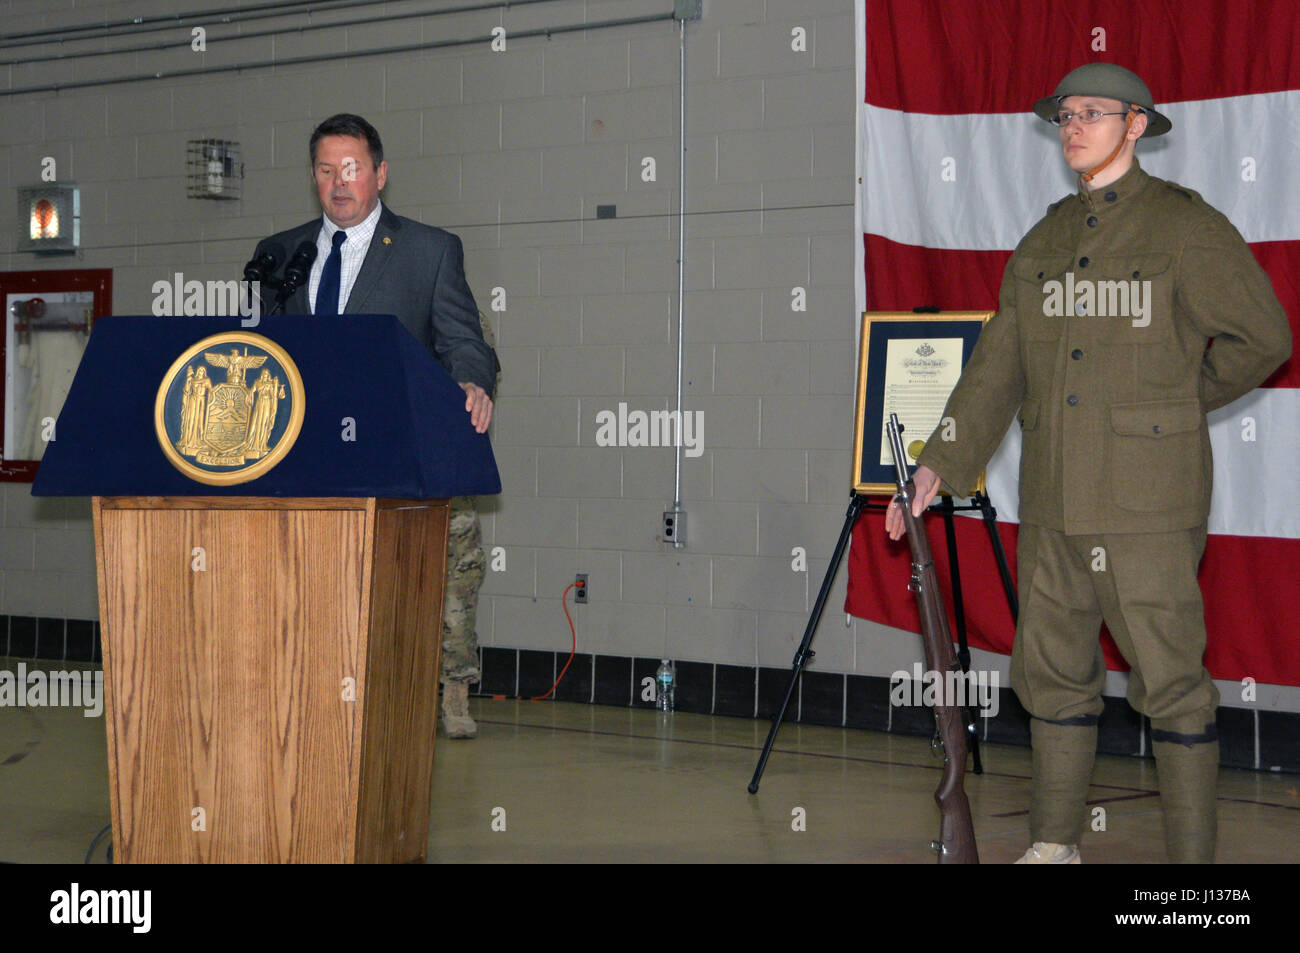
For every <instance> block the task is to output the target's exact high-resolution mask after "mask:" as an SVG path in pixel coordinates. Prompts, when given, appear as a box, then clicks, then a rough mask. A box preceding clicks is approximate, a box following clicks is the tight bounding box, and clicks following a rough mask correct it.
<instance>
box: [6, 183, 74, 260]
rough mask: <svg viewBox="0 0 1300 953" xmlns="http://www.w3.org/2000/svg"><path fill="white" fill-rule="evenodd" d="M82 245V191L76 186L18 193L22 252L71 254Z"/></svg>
mask: <svg viewBox="0 0 1300 953" xmlns="http://www.w3.org/2000/svg"><path fill="white" fill-rule="evenodd" d="M80 245H81V192H80V190H79V189H78V188H77V186H76V185H75V184H74V183H71V182H63V183H60V184H58V185H34V186H30V187H27V188H20V189H19V190H18V245H17V249H18V251H31V252H36V253H37V254H65V255H66V254H71V253H73V252H75V251H76V250H77V248H78V247H79V246H80Z"/></svg>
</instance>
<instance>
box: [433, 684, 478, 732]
mask: <svg viewBox="0 0 1300 953" xmlns="http://www.w3.org/2000/svg"><path fill="white" fill-rule="evenodd" d="M442 730H443V731H445V732H446V733H447V737H448V738H473V737H475V736H476V735H477V734H478V725H476V724H474V719H473V718H471V717H470V716H469V682H464V681H457V682H444V683H443V686H442Z"/></svg>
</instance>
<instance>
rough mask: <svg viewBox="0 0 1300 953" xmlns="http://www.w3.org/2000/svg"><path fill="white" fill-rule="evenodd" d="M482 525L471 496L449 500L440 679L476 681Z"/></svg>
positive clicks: (481, 579) (477, 669) (482, 563)
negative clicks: (476, 619)
mask: <svg viewBox="0 0 1300 953" xmlns="http://www.w3.org/2000/svg"><path fill="white" fill-rule="evenodd" d="M484 568H485V567H484V555H483V527H482V526H481V525H480V523H479V519H478V510H476V509H475V508H474V497H472V496H456V497H452V500H451V522H450V525H449V526H448V527H447V589H446V594H445V596H444V597H443V615H442V680H443V681H444V682H477V681H478V680H479V667H478V638H477V636H476V634H475V631H474V621H475V618H476V616H477V614H478V591H479V589H480V588H481V587H482V585H483V572H484Z"/></svg>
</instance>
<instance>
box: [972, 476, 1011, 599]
mask: <svg viewBox="0 0 1300 953" xmlns="http://www.w3.org/2000/svg"><path fill="white" fill-rule="evenodd" d="M975 502H976V503H978V504H979V508H980V512H981V513H983V514H984V525H985V526H986V527H987V528H988V531H989V542H990V543H992V544H993V558H994V559H995V560H997V564H998V575H999V576H1001V577H1002V589H1003V591H1004V592H1005V593H1006V594H1007V608H1008V609H1010V610H1011V621H1012V622H1019V621H1020V600H1019V599H1017V598H1016V587H1015V586H1014V585H1013V584H1012V582H1011V570H1010V569H1009V568H1008V567H1007V554H1006V550H1004V549H1003V548H1002V537H1001V536H999V535H998V511H997V510H995V509H994V508H993V504H992V503H991V502H990V501H989V498H988V497H987V496H985V495H984V494H983V493H976V494H975Z"/></svg>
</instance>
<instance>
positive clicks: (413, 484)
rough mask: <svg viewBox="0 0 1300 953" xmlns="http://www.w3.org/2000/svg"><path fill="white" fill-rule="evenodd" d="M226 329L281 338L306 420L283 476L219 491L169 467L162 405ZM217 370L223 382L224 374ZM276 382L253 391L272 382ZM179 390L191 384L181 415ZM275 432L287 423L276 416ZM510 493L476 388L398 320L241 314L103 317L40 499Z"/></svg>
mask: <svg viewBox="0 0 1300 953" xmlns="http://www.w3.org/2000/svg"><path fill="white" fill-rule="evenodd" d="M226 332H247V333H250V334H256V335H261V336H263V337H265V338H269V339H270V340H271V341H273V342H274V343H275V344H276V345H278V346H279V348H280V349H282V350H283V351H284V352H285V353H286V354H287V355H288V356H289V358H290V359H291V360H292V362H293V363H294V364H295V365H296V366H297V369H298V371H299V372H300V374H301V376H302V392H301V393H300V394H297V395H294V394H292V393H291V394H289V397H288V400H287V401H286V406H288V405H289V404H291V403H292V401H293V400H295V399H296V400H298V401H300V402H301V406H302V408H303V415H302V426H301V431H300V433H299V434H298V436H297V440H296V441H295V442H294V443H293V446H292V448H291V449H289V450H288V452H287V453H286V454H285V455H284V457H283V458H282V459H281V460H280V461H279V462H278V463H277V464H276V465H275V466H274V467H272V468H271V469H270V470H269V471H267V472H265V473H263V474H262V475H261V476H258V477H256V478H254V479H252V480H249V481H248V482H244V483H236V484H234V485H229V486H220V485H211V484H208V483H204V482H199V481H198V480H195V479H192V478H191V477H189V476H187V475H186V474H184V473H182V472H181V470H179V469H178V468H177V467H176V466H174V465H173V464H172V463H171V462H170V460H169V459H168V456H167V455H166V453H165V452H164V450H163V448H162V446H161V445H160V443H159V440H158V437H157V433H156V429H155V403H156V401H157V398H158V392H159V388H160V386H161V385H162V384H163V382H164V379H165V378H167V377H168V376H169V375H168V372H169V370H170V369H172V368H173V365H175V364H176V362H177V360H178V359H179V358H180V357H181V356H182V355H183V354H184V353H185V352H186V351H187V349H190V348H192V347H193V346H194V345H195V344H197V343H198V342H199V341H202V340H204V339H205V338H208V337H210V336H212V335H215V334H222V333H226ZM224 348H225V345H222V346H220V347H216V348H214V349H213V350H214V351H221V350H223V349H224ZM196 363H197V364H199V365H202V363H203V362H202V360H201V358H200V359H196ZM208 363H209V364H214V365H216V367H214V374H215V373H216V371H217V369H219V368H220V367H222V366H224V363H219V362H218V361H213V360H212V359H211V358H209V359H208ZM253 366H257V365H253ZM257 373H258V372H257V371H255V370H254V371H251V372H250V374H251V376H253V377H254V378H256V374H257ZM200 376H202V375H200ZM263 377H264V378H266V379H265V380H263V381H260V382H259V381H256V380H254V381H253V384H254V385H256V384H259V383H261V384H263V385H268V384H269V383H270V378H269V376H268V375H266V374H265V372H263ZM239 383H240V384H242V383H243V378H242V370H241V373H240V378H239ZM277 383H278V381H277ZM246 390H247V392H248V393H250V394H251V393H252V392H253V391H254V390H255V386H250V387H248V388H247V389H246ZM179 393H180V388H179V385H178V386H177V388H176V389H175V390H174V391H173V398H172V402H173V403H174V404H177V405H178V402H179V396H176V395H179ZM283 396H284V395H283V394H282V395H281V397H283ZM250 399H255V398H250ZM268 406H270V407H275V406H276V402H275V401H274V400H271V401H270V403H269V404H268ZM280 416H282V417H283V416H287V415H280ZM349 420H350V421H351V426H349V423H348V421H349ZM275 429H276V431H277V434H278V433H280V432H282V431H283V429H284V424H283V423H282V422H281V421H279V420H277V422H276V428H275ZM346 437H351V439H345V438H346ZM500 492H501V478H500V475H499V474H498V473H497V466H496V460H495V458H494V457H493V455H492V447H491V444H490V442H489V441H488V438H487V435H486V434H480V433H476V432H475V431H474V428H473V426H472V425H471V424H470V418H469V414H468V413H467V412H466V411H465V392H464V391H463V390H462V389H461V388H460V386H459V385H458V384H457V383H456V382H455V381H453V380H452V379H451V377H450V376H449V375H448V374H447V372H446V371H445V370H443V368H442V366H441V365H440V364H438V362H437V361H435V360H434V359H433V358H432V357H431V356H430V355H429V353H428V352H427V351H426V350H425V349H424V348H423V347H422V346H421V345H420V344H419V342H417V341H416V340H415V338H413V337H412V336H411V335H410V333H409V332H408V331H407V330H406V329H405V328H404V327H402V325H401V323H400V322H399V321H398V320H397V319H396V318H395V317H393V316H392V315H342V316H338V317H314V316H294V315H289V316H280V317H269V318H268V317H263V318H262V319H261V322H260V323H259V324H258V325H257V326H256V327H250V328H244V327H243V326H242V325H241V319H240V318H239V317H214V318H195V317H164V318H158V317H152V316H147V317H128V316H118V317H106V318H101V319H100V320H99V321H97V322H96V323H95V329H94V332H93V333H92V334H91V336H90V340H89V342H88V343H87V345H86V351H85V354H84V356H83V357H82V361H81V365H80V367H79V368H78V370H77V375H76V378H75V379H74V380H73V382H72V389H71V391H70V393H69V394H68V399H67V401H66V402H65V403H64V405H63V411H62V412H61V413H60V414H59V419H58V421H57V423H56V424H55V429H54V440H52V441H51V442H50V443H49V445H48V446H47V448H46V451H45V456H44V458H43V459H42V461H41V465H40V468H39V470H38V471H37V476H36V482H35V483H34V484H33V486H32V493H33V495H35V496H288V497H321V496H363V497H364V496H375V497H388V498H392V497H400V498H414V499H432V498H439V497H449V496H481V495H487V494H494V493H500Z"/></svg>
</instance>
